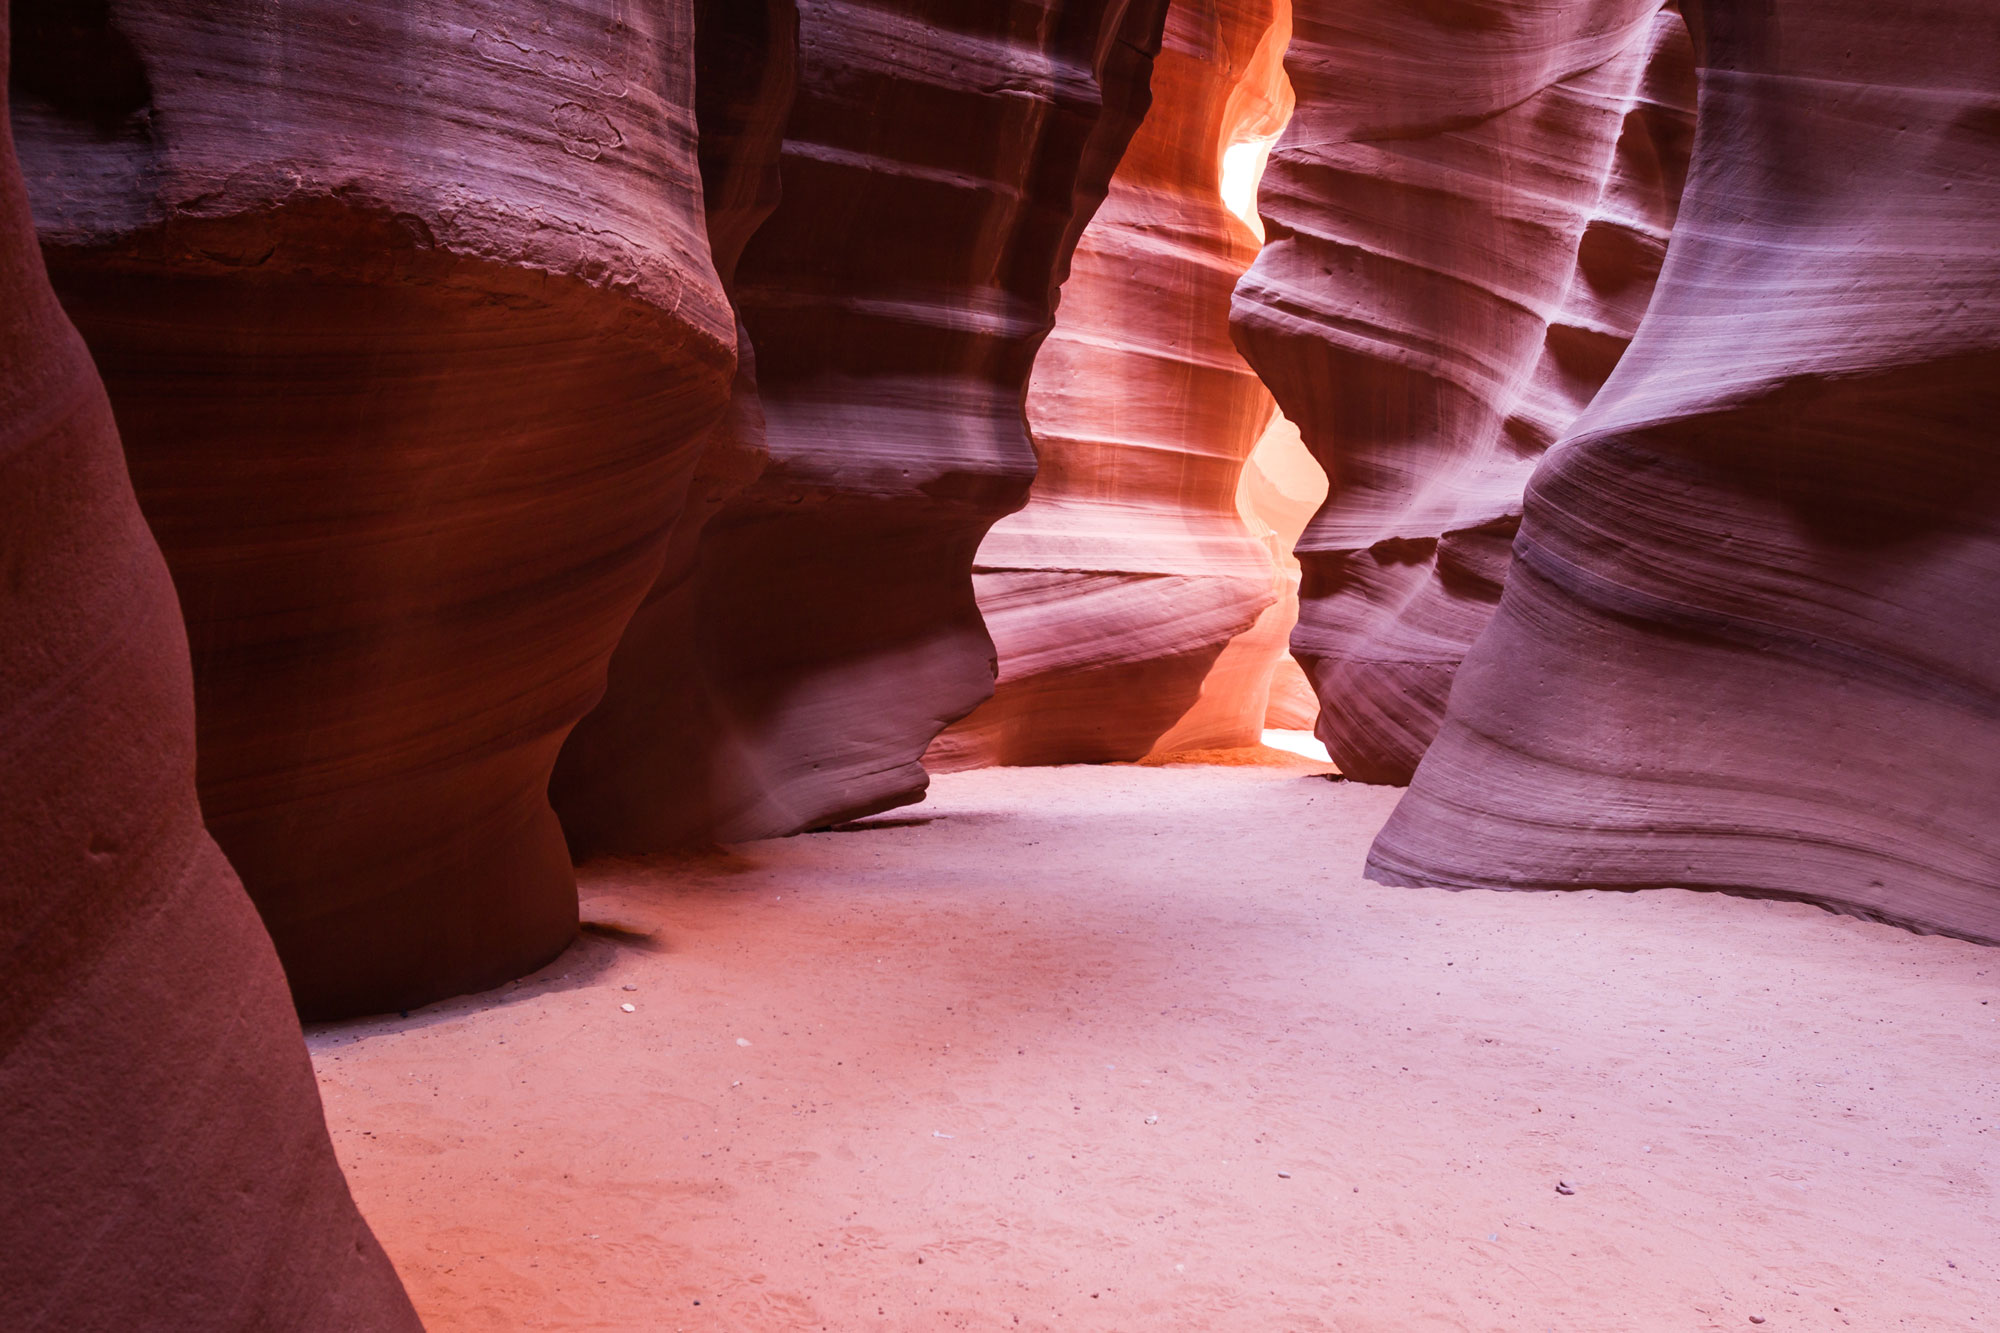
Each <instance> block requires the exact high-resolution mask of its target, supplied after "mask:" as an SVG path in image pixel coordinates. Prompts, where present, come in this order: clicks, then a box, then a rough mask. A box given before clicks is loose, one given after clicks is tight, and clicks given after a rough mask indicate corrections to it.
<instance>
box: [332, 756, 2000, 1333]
mask: <svg viewBox="0 0 2000 1333" xmlns="http://www.w3.org/2000/svg"><path fill="white" fill-rule="evenodd" d="M1214 757H1217V758H1223V759H1230V760H1235V761H1237V762H1234V763H1215V764H1204V765H1196V764H1176V765H1171V766H1165V767H1143V766H1105V767H1066V768H1042V769H1035V768H1013V769H984V770H978V771H972V772H964V773H956V774H947V775H944V776H942V777H940V778H938V779H937V780H936V782H935V784H934V786H933V788H932V795H931V798H930V799H929V800H928V801H927V802H926V803H925V804H924V805H922V806H920V807H917V808H915V809H912V810H906V811H899V812H896V813H895V814H893V815H888V816H882V817H878V818H875V819H870V820H865V821H862V822H861V823H859V824H857V825H853V826H849V827H848V828H847V829H846V830H844V831H837V832H826V833H816V834H807V835H802V836H799V837H795V838H789V839H780V840H775V841H768V842H761V843H756V844H745V845H739V846H737V847H735V848H732V849H730V850H728V851H725V852H721V853H717V854H715V855H712V856H709V857H704V858H698V859H692V860H674V859H664V858H662V859H654V860H634V861H624V860H602V861H596V862H591V863H588V864H586V865H585V866H584V867H583V868H582V870H581V873H580V880H581V885H582V894H583V916H584V919H585V921H586V922H587V923H590V926H589V928H587V930H586V933H585V934H584V936H583V938H582V939H581V940H580V941H579V942H578V943H577V944H576V945H574V946H573V947H572V948H571V949H570V950H569V951H568V952H566V953H565V954H564V955H562V957H561V958H559V959H558V960H557V961H556V962H555V963H554V964H552V965H551V966H550V967H548V968H546V969H544V970H543V971H541V972H539V973H537V974H535V975H533V976H531V977H528V978H526V979H524V980H522V981H519V982H516V983H513V984H512V985H510V986H508V987H505V988H502V989H501V990H499V991H497V992H490V993H487V994H481V995H474V996H470V997H466V998H464V999H460V1000H453V1001H449V1002H446V1003H443V1004H439V1005H434V1006H432V1007H430V1008H427V1009H424V1010H421V1011H418V1012H415V1013H412V1014H411V1015H410V1016H409V1017H407V1018H397V1017H389V1018H385V1019H378V1020H367V1021H360V1022H350V1023H342V1024H335V1025H325V1026H319V1027H316V1028H313V1029H309V1032H308V1036H309V1042H310V1046H311V1049H312V1054H313V1059H314V1062H315V1064H316V1066H317V1068H318V1071H319V1080H320V1091H321V1094H322V1096H323V1097H324V1099H325V1102H326V1110H327V1117H328V1121H329V1123H330V1125H331V1127H332V1130H333V1139H334V1143H335V1145H336V1146H337V1149H338V1152H339V1156H340V1159H341V1162H342V1164H343V1166H344V1167H345V1168H346V1170H347V1173H348V1176H349V1179H350V1180H351V1182H352V1185H353V1189H354V1193H355V1196H356V1199H357V1201H358V1202H359V1203H360V1205H361V1208H362V1210H363V1212H364V1213H365V1215H366V1216H367V1219H368V1221H369V1222H370V1223H371V1224H372V1226H373V1227H374V1229H375V1231H376V1233H377V1234H378V1235H379V1237H380V1238H381V1240H382V1242H383V1245H384V1246H385V1248H386V1249H387V1250H388V1252H389V1253H390V1255H391V1256H392V1258H393V1259H394V1261H395V1263H396V1266H397V1269H398V1271H399V1272H400V1273H401V1275H402V1277H403V1279H404V1281H405V1283H406V1284H407V1285H408V1287H409V1290H410V1292H411V1295H412V1297H413V1298H414V1300H415V1302H416V1304H417V1307H418V1309H419V1311H420V1312H421V1314H422V1315H423V1317H424V1319H425V1321H426V1325H427V1327H429V1328H430V1329H432V1330H433V1331H434V1333H440V1331H443V1330H484V1329H492V1330H502V1329H510V1330H511V1329H535V1328H564V1329H616V1330H630V1329H648V1330H655V1329H657V1330H675V1329H687V1330H695V1329H703V1330H708V1329H717V1330H723V1329H726V1330H779V1329H783V1330H792V1329H806V1328H811V1329H821V1328H824V1329H834V1330H858V1329H903V1330H913V1331H914V1330H934V1329H947V1328H966V1329H1015V1328H1020V1329H1091V1330H1113V1329H1119V1330H1135V1331H1137V1330H1164V1329H1180V1328H1201V1329H1223V1330H1243V1331H1244V1333H1251V1331H1253V1330H1254V1331H1255V1333H1277V1331H1279V1330H1381V1331H1383V1333H1389V1331H1391V1330H1394V1331H1395V1333H1406V1331H1408V1330H1429V1329H1438V1330H1444V1329H1452V1330H1458V1329H1465V1330H1488V1329H1492V1330H1501V1329H1506V1330H1524V1329H1536V1330H1540V1329H1592V1330H1601V1329H1615V1328H1648V1329H1678V1330H1688V1329H1731V1330H1734V1329H1740V1328H1745V1327H1748V1326H1749V1320H1750V1318H1751V1317H1752V1316H1756V1317H1757V1318H1758V1319H1760V1320H1763V1321H1764V1326H1765V1327H1768V1328H1773V1329H1840V1328H1854V1329H1861V1330H1882V1329H1892V1328H1911V1329H1942V1328H1954V1329H1958V1328H1965V1329H1977V1328H1983V1327H1988V1326H1989V1325H1990V1324H1993V1323H2000V1315H1996V1314H1995V1313H1994V1312H1995V1311H2000V1270H1996V1268H1995V1266H1994V1265H1993V1264H1992V1263H1991V1262H1990V1260H1991V1254H1992V1236H1993V1235H1994V1234H1995V1228H1996V1227H2000V1203H1996V1200H1995V1196H1994V1189H1995V1188H1996V1186H2000V1099H1996V1097H1995V1092H1996V1088H1995V1075H1994V1071H1995V1070H2000V1007H1995V1006H1993V1005H1990V1004H1988V1003H1987V1001H1988V1000H1989V999H1990V998H1991V996H1992V994H1993V988H1994V983H1993V979H1994V975H1995V973H1996V971H2000V961H1996V956H1995V955H1994V954H1993V952H1992V951H1991V950H1989V949H1983V948H1980V947H1978V946H1975V945H1971V944H1967V943H1964V942H1961V941H1957V940H1951V939H1944V938H1938V937H1921V936H1915V935H1911V934H1907V933H1905V932H1902V931H1899V930H1895V929H1891V928H1888V927H1884V926H1879V925H1873V924H1869V923H1865V922H1861V921H1856V920H1851V919H1847V918H1843V917H1836V916H1832V915H1829V914H1826V913H1824V912H1821V911H1819V910H1817V909H1814V908H1810V907H1805V906H1800V905H1796V904H1789V903H1774V902H1760V901H1747V900H1742V899H1735V898H1725V897H1720V896H1716V895H1708V894H1692V893H1686V892H1679V891H1666V892H1658V893H1648V894H1607V893H1564V894H1527V893H1505V894H1502V893H1488V892H1477V891H1475V892H1467V893H1458V894H1450V893H1446V892H1443V891H1439V890H1417V889H1389V888H1382V887H1379V886H1376V885H1374V884H1370V883H1367V882H1365V881H1364V880H1362V878H1361V868H1362V861H1363V857H1364V855H1365V853H1366V850H1367V847H1368V845H1369V842H1370V840H1371V839H1372V837H1373V836H1374V834H1375V832H1376V830H1377V828H1378V827H1379V826H1380V825H1381V823H1382V821H1383V820H1384V819H1385V818H1386V817H1387V815H1388V812H1389V809H1390V807H1391V806H1392V805H1393V804H1394V801H1395V799H1396V797H1397V795H1398V793H1397V792H1396V791H1394V790H1391V789H1383V788H1371V787H1363V786H1358V785H1354V784H1349V783H1341V782H1334V781H1329V780H1327V777H1326V774H1327V772H1328V770H1327V769H1326V768H1325V767H1324V766H1320V765H1314V764H1311V763H1310V762H1307V761H1304V760H1297V759H1293V758H1292V757H1290V756H1284V755H1280V754H1278V753H1277V752H1275V751H1272V750H1268V749H1265V750H1258V751H1243V752H1237V753H1235V754H1232V755H1222V756H1214ZM1247 761H1254V762H1247ZM1307 830H1310V832H1311V836H1301V834H1302V832H1303V831H1307ZM627 1005H629V1006H631V1011H630V1012H626V1010H625V1006H627ZM1559 1182H1562V1183H1563V1185H1564V1187H1565V1188H1567V1189H1569V1190H1571V1191H1572V1192H1571V1193H1569V1194H1563V1193H1560V1192H1558V1188H1557V1186H1558V1183H1559Z"/></svg>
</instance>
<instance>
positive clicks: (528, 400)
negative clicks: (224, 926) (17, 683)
mask: <svg viewBox="0 0 2000 1333" xmlns="http://www.w3.org/2000/svg"><path fill="white" fill-rule="evenodd" d="M34 18H35V19H36V24H35V26H34V43H35V50H34V53H33V57H34V58H33V61H32V63H31V64H30V63H24V66H23V69H24V72H25V73H24V78H23V79H22V80H21V86H20V87H19V88H18V89H17V92H18V94H19V99H18V103H17V105H18V107H19V110H20V118H19V123H20V125H21V129H22V143H23V160H24V162H25V163H26V165H27V169H28V176H29V181H30V186H31V189H32V190H33V192H34V196H35V204H36V210H37V221H38V225H39V228H40V232H41V237H42V242H43V246H44V251H45V254H46V255H47V257H48V261H49V265H50V269H51V273H52V276H53V277H54V280H55V282H56V286H57V290H58V292H59V293H60V295H61V296H62V298H63V301H64V302H65V304H66V306H67V308H68V309H69V311H70V313H71V316H72V318H74V319H75V320H76V322H77V325H78V326H79V328H80V329H81V330H82V332H83V335H84V337H85V338H86V340H87V341H88V342H89V344H90V346H91V349H92V351H93V352H94V354H95V355H96V357H97V361H98V365H99V367H100V368H101V369H102V371H103V373H104V377H105V381H106V384H107V387H108V388H109V390H110V394H111V399H112V402H113V404H114V405H115V407H116V409H117V412H118V416H119V421H120V423H121V425H122V427H123V431H124V437H125V446H126V452H127V455H128V457H129V458H130V460H131V467H132V475H133V479H134V481H135V483H136V485H137V488H138V493H139V499H140V503H141V505H142V507H143V508H144V510H145V512H146V516H147V518H148V520H149V521H150V522H151V524H152V526H153V529H154V531H155V532H156V533H157V534H158V536H159V539H160V544H161V546H162V547H163V549H164V550H165V553H166V556H167V561H168V564H169V566H170V567H171V568H172V570H173V576H174V581H175V585H176V586H177V588H178V590H179V593H180V599H181V604H182V608H183V610H184V612H185V614H186V619H187V625H188V632H189V637H190V640H191V644H192V648H193V653H194V669H195V689H196V717H197V723H198V732H199V747H198V752H199V756H200V791H201V801H202V808H203V810H204V812H205V813H206V815H207V818H208V824H209V827H210V829H211V830H212V831H213V832H214V834H215V837H216V840H217V841H218V842H219V843H221V845H222V847H223V849H224V850H225V851H226V852H227V853H228V854H229V856H230V858H231V860H232V861H233V862H234V863H235V865H236V867H237V868H238V870H239V871H240V872H241V874H242V875H243V879H244V883H245V884H246V886H247V887H248V888H249V890H250V893H251V896H252V897H253V898H254V899H255V900H256V902H257V905H258V908H259V910H260V911H261V912H262V913H263V916H264V920H265V922H266V923H267V924H268V926H269V927H270V930H271V933H272V935H273V937H274V938H275V939H276V941H277V944H278V949H279V953H280V955H281V956H282V957H283V958H284V960H285V965H286V969H287V972H288V974H289V976H290V978H291V982H292V986H293V990H294V993H295V995H296V997H297V1000H298V1003H299V1007H300V1009H301V1011H302V1012H303V1013H305V1014H307V1015H308V1016H317V1017H324V1016H333V1015H340V1014H349V1013H356V1012H365V1011H372V1010H382V1009H394V1008H404V1007H408V1006H411V1005H415V1004H420V1003H423V1002H425V1001H428V1000H432V999H436V998H438V997H440V996H443V995H448V994H452V993H454V992H459V991H466V990H473V989H478V988H481V987H485V986H490V985H493V984H495V983H497V982H499V981H501V980H504V979H506V978H508V977H511V976H514V975H517V974H520V973H522V972H525V971H528V970H530V969H532V968H534V967H536V966H538V965H540V964H541V963H542V962H544V961H546V960H547V959H548V958H550V957H552V956H553V955H554V954H555V953H556V952H557V951H559V950H560V949H561V948H562V947H563V946H564V944H565V943H566V942H567V941H568V940H569V939H570V938H571V936H572V935H573V933H574V930H575V921H576V902H575V892H574V881H573V879H572V876H571V871H570V862H569V856H568V853H567V850H566V848H565V845H564V841H563V836H562V832H561V830H560V828H559V827H558V825H557V823H556V820H555V817H554V815H553V813H552V812H551V811H550V809H549V806H548V802H547V798H546V795H545V789H546V787H547V783H548V777H549V771H550V767H551V765H552V764H553V762H554V760H555V756H556V751H557V748H558V747H559V746H560V744H561V742H562V740H563V737H564V735H565V733H566V732H567V731H568V729H569V727H570V725H571V724H572V723H573V722H575V720H576V719H577V718H579V717H581V716H582V715H583V713H584V712H585V711H586V709H588V708H589V707H590V705H591V704H592V703H593V702H594V700H595V698H596V696H597V694H598V692H599V690H600V689H601V687H602V681H603V674H604V669H605V662H606V659H607V658H608V656H609V654H610V653H611V650H612V647H613V646H614V644H615V643H616V642H617V640H618V636H619V634H620V631H621V630H622V629H623V628H624V625H625V622H626V620H627V619H628V618H629V616H630V615H631V613H632V610H633V608H634V607H636V606H637V605H638V603H639V601H640V599H641V597H642V596H643V595H644V593H645V592H646V590H647V588H648V586H649V585H650V584H651V582H652V581H653V579H654V578H655V576H656V575H657V573H658V571H659V568H660V564H661V560H662V556H663V553H664V549H665V541H666V538H667V535H668V528H669V526H670V525H671V523H672V521H673V518H674V516H675V514H676V513H677V511H678V509H679V507H680V504H681V499H682V496H683V494H684V492H685V490H686V488H687V485H688V481H689V475H690V473H691V471H692V470H693V466H694V462H695V457H696V451H697V442H698V440H699V438H700V437H701V436H702V435H703V434H704V433H705V432H706V431H707V429H708V427H709V425H710V424H711V423H712V422H713V421H714V420H715V419H716V417H717V415H718V413H719V412H720V410H721V409H722V407H723V404H724V402H725V401H726V395H727V392H728V385H729V380H730V377H731V375H732V373H733V366H734V356H733V352H734V335H733V330H732V320H731V318H730V312H729V308H728V306H727V304H726V302H725V300H724V297H723V294H722V291H721V288H720V285H719V283H718V281H717V278H716V274H715V272H714V269H713V267H712V265H711V263H710V259H709V251H708V243H707V239H706V237H705V235H704V234H703V223H702V216H701V193H700V186H699V180H698V177H697V167H696V159H695V141H694V122H693V89H692V59H691V47H692V43H691V38H692V8H691V6H690V5H687V4H668V5H659V6H645V7H641V8H640V9H632V8H631V7H628V6H624V5H618V4H613V3H611V0H579V2H577V3H562V4H555V5H546V6H540V7H537V8H536V10H535V11H534V15H533V16H532V18H530V17H524V16H523V12H522V11H521V10H520V9H519V7H518V6H509V5H504V4H500V3H497V0H475V2H474V3H457V4H444V3H441V2H440V0H419V2H418V3H391V2H390V0H372V2H371V0H280V2H279V3H274V4H267V5H262V6H258V7H256V9H255V10H254V12H253V11H248V10H244V9H242V8H241V7H239V6H232V5H223V4H219V3H202V2H197V3H167V0H112V2H111V3H109V4H106V5H99V6H97V7H96V8H95V9H94V10H92V9H91V8H90V7H87V6H86V7H82V8H80V9H79V8H76V7H71V6H60V5H55V4H53V3H43V4H41V5H39V6H38V7H37V9H36V10H35V12H34ZM23 54H24V55H26V54H27V53H26V52H24V53H23Z"/></svg>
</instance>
